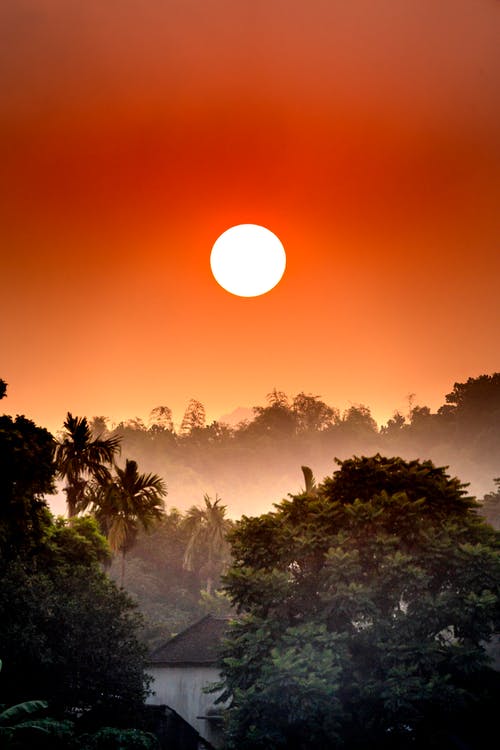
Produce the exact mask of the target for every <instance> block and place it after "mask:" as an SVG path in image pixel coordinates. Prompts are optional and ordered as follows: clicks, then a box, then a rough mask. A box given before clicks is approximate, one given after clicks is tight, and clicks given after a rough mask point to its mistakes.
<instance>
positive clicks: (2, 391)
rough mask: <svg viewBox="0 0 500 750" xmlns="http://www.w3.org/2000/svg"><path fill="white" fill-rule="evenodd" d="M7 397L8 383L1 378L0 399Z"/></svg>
mask: <svg viewBox="0 0 500 750" xmlns="http://www.w3.org/2000/svg"><path fill="white" fill-rule="evenodd" d="M6 395H7V383H6V382H5V380H2V378H0V399H2V398H5V396H6Z"/></svg>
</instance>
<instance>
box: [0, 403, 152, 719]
mask: <svg viewBox="0 0 500 750" xmlns="http://www.w3.org/2000/svg"><path fill="white" fill-rule="evenodd" d="M54 447H55V443H54V440H53V438H52V436H51V435H50V433H48V432H47V431H46V430H44V429H42V428H40V427H37V426H36V425H35V424H34V423H33V422H32V421H30V420H28V419H26V418H24V417H16V419H12V418H11V417H7V416H3V417H0V577H1V581H2V585H1V587H0V648H1V653H0V659H2V660H3V670H2V672H1V673H0V702H5V703H10V704H12V703H17V702H20V701H25V700H32V699H44V700H47V701H48V702H49V704H50V705H51V706H53V707H54V709H57V711H60V712H62V713H64V712H70V713H72V712H75V711H81V710H84V709H89V708H93V707H96V706H103V705H108V706H110V705H113V706H116V705H119V706H121V707H122V708H123V709H125V707H127V709H128V708H130V707H131V706H133V705H140V704H141V703H142V701H143V699H144V697H145V694H146V689H147V682H148V681H147V678H146V676H145V671H144V667H145V658H146V652H145V649H144V647H143V646H142V645H141V644H140V642H139V630H140V624H141V620H140V617H139V615H138V613H137V612H136V610H135V607H134V605H133V604H132V602H131V600H130V599H129V598H128V597H127V596H126V595H125V594H124V593H123V592H120V591H119V590H118V589H117V588H116V586H115V584H114V583H113V582H112V581H111V580H110V579H109V578H108V577H107V576H106V575H105V574H104V573H103V571H102V567H101V564H102V562H103V561H105V560H106V559H107V557H108V556H109V548H108V546H107V543H106V540H105V539H104V537H102V536H101V534H100V533H99V531H98V529H97V524H96V522H95V521H94V520H93V519H90V518H74V519H72V521H71V522H68V521H65V520H63V519H59V520H57V521H55V520H54V519H53V517H52V515H51V514H50V512H49V510H48V508H47V505H46V501H45V499H44V494H45V493H49V492H51V491H52V489H53V480H54V476H55V473H56V469H57V467H56V464H55V462H54Z"/></svg>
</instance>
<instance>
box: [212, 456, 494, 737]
mask: <svg viewBox="0 0 500 750" xmlns="http://www.w3.org/2000/svg"><path fill="white" fill-rule="evenodd" d="M339 466H340V468H339V469H338V471H336V472H335V473H334V475H333V476H332V477H329V478H327V479H325V480H324V482H323V483H322V484H321V485H319V486H318V487H316V486H313V489H312V491H306V492H304V493H302V494H299V495H295V496H290V497H289V498H288V499H285V500H283V501H282V502H281V503H279V504H278V505H277V506H276V509H275V510H274V511H273V512H271V513H266V514H264V515H262V516H259V517H256V518H249V517H243V518H242V520H241V521H240V522H239V523H238V524H237V526H236V528H235V530H234V531H233V532H232V533H231V534H230V540H231V544H232V551H233V556H234V562H233V565H232V567H231V568H230V570H229V572H228V574H227V576H226V578H225V582H226V590H227V592H228V594H229V596H230V598H231V600H232V601H233V604H234V605H235V606H236V607H237V608H238V611H239V613H240V618H239V619H238V620H237V621H235V622H234V623H233V626H232V628H231V631H230V636H229V638H228V641H227V643H226V646H225V648H224V652H223V658H222V672H223V680H224V684H225V688H226V697H228V696H231V698H232V704H231V708H230V709H229V711H228V725H227V729H228V731H227V743H228V745H227V746H228V748H238V749H239V750H246V749H248V750H250V748H252V750H258V749H259V748H262V750H264V748H266V750H278V748H287V750H289V749H292V750H306V748H307V750H310V749H311V748H312V749H314V750H316V749H317V750H320V748H321V750H322V749H323V748H326V747H333V746H335V747H344V748H355V749H358V748H373V747H377V748H398V749H399V748H406V747H408V748H420V747H424V746H425V747H427V746H429V747H440V748H446V747H450V748H451V747H463V746H467V747H468V746H472V747H475V748H478V747H486V745H485V744H484V743H485V741H486V740H485V737H486V729H485V727H487V726H488V717H489V719H490V721H489V724H490V728H491V724H492V722H491V717H492V716H493V705H494V700H497V699H498V697H499V683H498V673H495V672H494V671H493V669H492V668H491V666H490V664H489V662H488V657H487V653H486V648H485V646H486V644H487V642H488V641H489V640H490V639H491V637H492V635H493V633H494V632H495V629H498V626H499V624H500V611H499V610H500V608H499V581H500V557H499V536H498V534H497V533H496V532H495V531H494V530H493V529H492V528H491V527H489V526H488V525H487V524H486V523H485V522H484V521H483V520H482V519H481V518H480V516H479V515H478V513H477V506H476V503H475V501H474V500H473V499H472V498H470V497H468V496H467V494H466V491H465V487H464V486H463V485H462V484H461V483H460V482H459V481H458V480H457V479H454V478H451V477H450V476H449V475H448V474H447V473H446V471H445V469H443V468H438V467H436V466H434V464H433V463H431V462H430V461H404V460H402V459H400V458H384V457H382V456H380V455H376V456H374V457H371V458H365V457H363V458H353V459H349V460H347V461H343V462H339ZM488 711H489V712H490V713H489V715H488ZM483 730H484V732H483ZM460 743H462V744H460ZM467 743H472V744H471V745H469V744H467ZM481 743H483V744H481Z"/></svg>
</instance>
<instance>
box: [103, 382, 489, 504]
mask: <svg viewBox="0 0 500 750" xmlns="http://www.w3.org/2000/svg"><path fill="white" fill-rule="evenodd" d="M90 424H91V427H92V429H93V431H94V434H96V435H97V434H101V435H103V436H110V437H112V436H118V435H119V436H120V437H121V439H122V451H123V453H125V454H127V455H133V456H134V458H136V459H137V461H138V462H139V463H140V465H141V467H143V468H144V469H145V470H147V471H152V472H155V473H157V474H159V475H160V476H162V477H164V478H165V480H166V482H167V486H168V501H169V505H170V507H172V506H175V507H179V508H187V507H189V506H190V505H191V504H192V503H193V501H194V500H195V499H196V498H201V497H203V495H204V494H205V493H206V492H208V493H209V494H210V495H211V496H215V495H216V494H219V495H220V496H221V497H222V498H223V499H224V502H225V503H226V504H227V506H228V513H229V515H230V516H231V517H233V518H237V517H238V516H240V515H241V514H242V513H249V512H252V513H258V512H263V511H266V510H269V508H270V507H271V506H272V504H273V503H274V502H276V501H278V500H280V499H281V498H282V497H283V496H285V495H286V493H288V492H289V491H290V489H291V488H296V489H299V486H298V483H299V482H300V472H299V467H300V466H301V465H302V464H308V465H310V466H311V467H312V468H313V470H314V471H315V473H316V475H317V476H323V475H326V474H329V473H331V471H332V469H333V466H334V458H335V457H338V458H341V459H344V458H347V457H349V456H351V455H353V454H357V455H360V454H364V455H371V454H374V453H377V452H378V453H381V454H384V455H399V456H402V457H404V458H418V457H420V458H431V459H432V460H433V461H434V462H435V463H436V464H439V465H446V466H449V467H450V471H451V473H454V474H458V475H460V476H461V477H462V478H463V479H464V481H467V482H469V483H470V489H471V491H472V492H473V494H475V495H476V496H478V497H481V496H483V495H484V494H486V493H488V492H491V491H492V490H493V486H494V484H493V482H494V478H495V477H496V476H497V475H498V474H499V473H500V373H493V374H492V375H481V376H479V377H476V378H469V379H468V380H467V381H466V382H465V383H455V385H454V386H453V389H452V390H451V391H450V393H448V394H447V395H446V397H445V403H444V404H443V405H442V406H441V407H440V408H439V409H437V410H436V411H435V412H433V411H431V409H430V408H429V407H427V406H421V405H417V404H411V403H410V405H409V409H408V413H407V414H401V413H398V412H396V413H395V414H394V415H393V417H392V418H391V419H390V420H389V421H388V423H387V424H385V425H383V426H381V427H378V425H377V423H376V422H375V420H374V419H373V417H372V415H371V412H370V409H369V407H367V406H364V405H357V406H351V407H349V408H348V409H347V410H345V411H344V412H343V413H341V412H340V411H339V409H337V408H336V407H334V406H331V405H329V404H327V403H325V402H324V401H323V400H322V399H321V398H320V397H318V396H315V395H311V394H307V393H303V392H301V393H299V394H297V395H296V396H294V397H290V396H288V395H287V394H285V393H283V392H281V391H278V390H273V391H272V392H271V393H270V394H269V395H268V397H267V403H266V404H265V405H264V406H255V407H254V409H253V418H252V419H250V420H246V421H242V422H241V423H240V424H238V425H237V426H235V427H231V426H229V425H227V424H224V423H221V422H212V423H211V424H206V419H205V409H204V407H203V405H202V404H201V403H200V402H199V401H195V400H193V401H191V402H190V404H189V405H188V408H187V410H186V413H185V415H184V418H183V420H182V424H181V426H180V428H179V429H178V430H175V429H174V425H173V421H172V412H171V410H170V409H169V408H168V407H167V406H158V407H156V408H155V409H153V411H152V412H151V415H150V419H149V421H148V423H147V424H145V423H144V422H142V421H141V420H138V419H134V420H130V421H126V422H122V423H120V424H118V425H115V426H113V427H112V428H111V427H110V426H109V424H108V421H107V420H106V419H105V418H104V417H94V418H93V419H92V420H90Z"/></svg>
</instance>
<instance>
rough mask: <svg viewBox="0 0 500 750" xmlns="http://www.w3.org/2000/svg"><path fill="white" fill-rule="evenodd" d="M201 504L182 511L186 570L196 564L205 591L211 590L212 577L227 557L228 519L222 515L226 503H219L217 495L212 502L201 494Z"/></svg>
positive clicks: (215, 575)
mask: <svg viewBox="0 0 500 750" xmlns="http://www.w3.org/2000/svg"><path fill="white" fill-rule="evenodd" d="M203 499H204V501H205V507H201V508H200V507H199V506H198V505H192V506H191V508H190V509H189V510H188V511H187V513H186V518H185V525H186V528H187V530H188V533H189V541H188V544H187V547H186V551H185V553H184V567H185V568H186V570H194V568H195V567H197V568H200V569H201V571H202V572H203V573H204V575H205V577H206V581H207V584H206V592H207V594H208V595H210V594H211V593H212V587H213V583H214V578H216V577H217V576H218V575H220V573H221V572H222V570H223V568H224V566H225V564H226V563H227V560H228V544H227V541H226V534H227V532H228V531H229V529H230V527H231V522H230V521H229V519H228V518H226V517H225V516H226V506H225V505H221V504H220V501H221V499H220V497H217V496H216V498H215V500H214V501H213V502H212V500H211V499H210V497H209V496H208V495H205V496H204V498H203Z"/></svg>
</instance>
